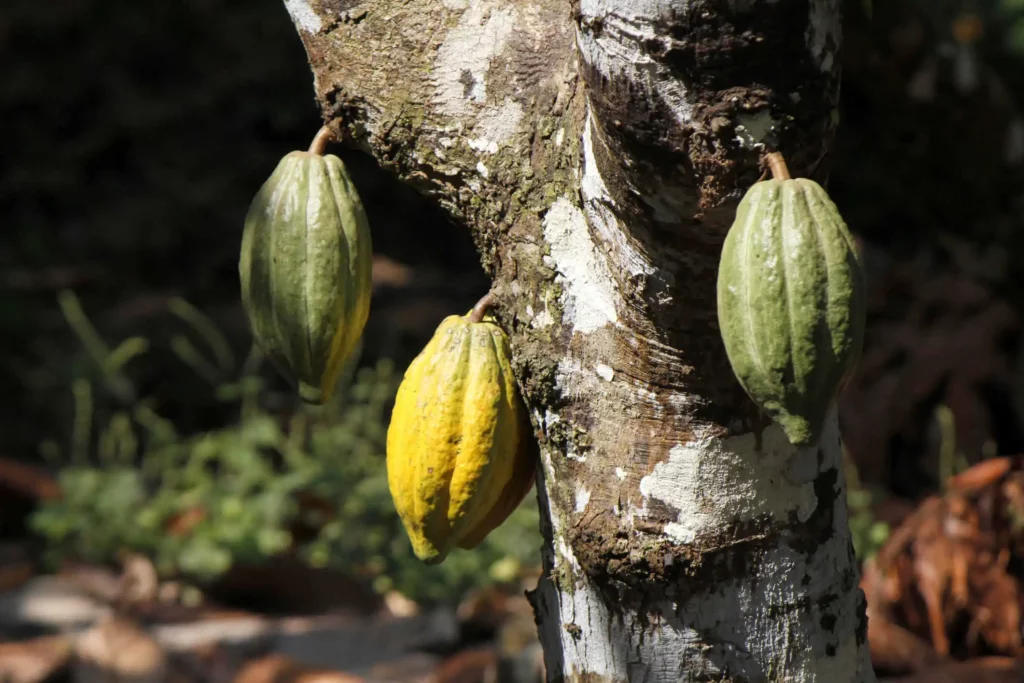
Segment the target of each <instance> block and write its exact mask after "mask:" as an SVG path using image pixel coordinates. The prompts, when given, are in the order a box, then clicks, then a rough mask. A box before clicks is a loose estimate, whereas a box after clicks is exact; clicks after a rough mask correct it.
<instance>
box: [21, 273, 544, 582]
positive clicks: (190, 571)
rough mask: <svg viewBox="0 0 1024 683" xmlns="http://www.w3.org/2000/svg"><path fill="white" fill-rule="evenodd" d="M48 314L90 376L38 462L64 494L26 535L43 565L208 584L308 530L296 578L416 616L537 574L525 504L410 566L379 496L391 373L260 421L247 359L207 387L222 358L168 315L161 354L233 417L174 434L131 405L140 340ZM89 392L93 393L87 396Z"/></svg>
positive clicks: (256, 382) (193, 318)
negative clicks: (48, 464)
mask: <svg viewBox="0 0 1024 683" xmlns="http://www.w3.org/2000/svg"><path fill="white" fill-rule="evenodd" d="M62 307H63V309H64V313H65V316H66V317H68V319H69V322H70V323H71V325H72V327H73V328H74V329H75V331H76V333H77V334H78V336H79V338H80V339H81V340H82V342H83V347H84V348H85V350H86V352H87V354H88V355H89V356H90V357H91V358H92V362H93V364H94V370H95V372H94V373H93V374H92V375H91V376H90V377H80V378H78V379H76V380H75V381H74V385H73V387H72V394H73V396H74V399H75V420H74V425H73V426H72V429H71V432H72V447H71V449H70V451H71V452H70V456H69V457H67V458H63V457H61V456H60V454H59V449H57V447H56V446H55V445H54V444H53V443H48V444H46V445H45V449H44V450H45V451H46V452H48V453H49V454H50V455H51V457H58V458H60V463H61V469H60V473H59V481H60V485H61V487H62V490H63V492H64V495H63V497H62V498H60V499H57V500H53V501H50V502H47V503H46V504H44V505H43V506H42V507H41V508H40V509H39V510H38V511H37V513H35V515H34V516H33V518H32V520H31V523H32V526H33V528H34V530H35V531H36V532H37V533H39V534H40V535H42V536H43V537H45V539H47V541H48V550H49V556H50V559H51V560H53V561H59V560H60V559H62V558H68V557H74V558H79V559H85V560H89V561H94V562H105V561H109V560H112V559H113V558H115V557H116V556H117V555H118V553H120V552H121V551H124V550H130V551H134V552H138V553H142V554H144V555H146V556H148V557H150V558H151V559H152V561H153V562H154V564H155V565H156V567H157V569H158V570H159V571H160V572H161V573H162V574H164V575H178V576H182V575H183V576H186V577H190V578H192V579H195V580H199V581H203V580H210V579H213V578H216V577H217V576H218V575H220V574H222V573H223V572H224V571H226V570H227V569H228V568H230V567H231V565H232V564H233V563H236V562H258V561H260V560H262V559H266V558H268V557H270V556H273V555H275V554H277V553H280V552H282V551H285V550H287V549H289V548H291V547H292V546H293V539H292V535H291V532H290V529H292V528H294V525H295V524H297V523H302V524H304V525H305V528H311V529H314V530H316V533H315V535H314V537H313V538H312V539H311V540H308V541H306V542H304V543H302V544H301V545H298V547H297V550H298V551H299V552H300V553H301V554H302V555H303V556H304V557H305V558H307V559H308V561H309V562H310V563H311V564H313V565H316V566H327V565H331V566H335V567H338V568H340V569H342V570H344V571H347V572H349V573H351V574H352V575H354V576H356V577H359V578H362V579H363V580H365V581H367V582H368V583H370V584H372V585H373V586H374V587H375V588H376V589H378V590H380V591H386V590H391V589H396V590H398V591H400V592H401V593H403V594H405V595H406V596H408V597H410V598H412V599H414V600H418V601H420V602H436V601H447V600H454V599H457V598H458V596H459V595H460V594H461V593H462V592H463V591H465V590H466V589H468V588H470V587H473V586H476V585H480V584H482V583H485V582H487V581H490V580H491V579H492V578H507V577H508V575H509V573H510V571H512V570H514V569H515V568H516V567H517V566H519V564H536V563H539V561H540V557H539V553H540V544H541V538H540V533H539V531H538V525H539V519H538V512H537V504H536V498H535V497H534V496H528V497H527V499H526V500H525V501H524V502H523V504H522V505H521V506H520V507H519V509H518V510H517V511H516V512H515V513H514V514H513V515H512V516H511V517H510V518H509V520H508V521H507V522H506V523H505V524H504V525H502V526H501V527H500V528H499V529H497V530H495V531H494V532H493V533H492V534H491V535H490V536H489V537H488V538H487V540H486V541H485V542H484V543H483V544H482V545H481V546H480V547H479V548H477V549H475V550H474V551H460V552H457V553H454V554H453V555H452V556H451V557H450V558H449V559H448V560H447V561H446V562H445V563H444V564H442V565H440V566H437V567H428V566H426V565H424V564H423V563H421V562H419V561H418V560H417V559H416V557H415V556H414V555H413V553H412V548H411V546H410V544H409V541H408V539H407V537H406V535H405V532H404V530H403V529H402V525H401V521H400V520H399V518H398V515H397V513H396V512H395V509H394V506H393V504H392V501H391V496H390V493H389V492H388V487H387V476H386V469H385V442H386V434H387V420H388V416H389V415H390V408H391V402H392V400H393V397H394V393H395V391H396V389H397V384H398V381H399V379H400V377H399V375H398V373H397V372H396V371H395V369H394V367H393V364H392V363H391V362H389V361H382V362H380V363H378V364H377V365H376V367H363V368H358V369H356V368H355V367H354V366H352V367H350V368H349V369H348V370H347V372H346V376H345V377H344V378H343V380H342V381H341V382H340V383H339V390H338V391H337V393H336V397H335V399H334V400H332V402H331V403H329V404H328V405H325V406H321V407H307V406H303V405H302V404H300V403H298V402H295V403H294V405H293V409H292V410H289V411H286V414H284V415H278V414H271V413H270V412H268V411H267V410H266V409H265V406H264V404H265V400H264V399H265V396H264V392H265V390H264V382H263V380H262V379H261V377H260V375H259V368H260V365H261V363H260V359H259V358H258V356H257V355H255V354H252V355H250V358H249V360H248V361H246V363H244V364H243V367H242V371H241V373H240V374H239V375H238V376H237V377H235V378H234V379H233V380H232V381H218V378H221V377H223V376H224V375H225V372H226V370H227V369H229V368H231V367H232V366H233V360H232V358H231V355H230V349H229V348H228V346H227V344H226V342H224V340H223V338H222V337H220V335H219V334H218V333H217V332H216V329H215V327H214V326H213V324H212V323H211V322H210V321H209V320H207V319H206V318H205V317H204V316H203V315H202V314H201V313H199V312H198V311H196V310H195V309H193V308H192V307H191V306H189V305H188V304H186V303H184V302H181V301H178V302H175V303H174V304H173V305H172V311H171V312H172V313H175V314H177V315H178V316H179V317H180V318H182V319H183V320H186V321H187V322H189V323H190V327H191V329H192V333H191V334H190V335H187V336H186V335H182V336H180V337H176V338H175V339H174V340H172V344H171V348H172V350H173V352H174V354H175V355H176V356H177V358H178V360H179V361H181V362H183V363H185V364H187V365H188V366H191V367H192V368H193V369H194V370H196V371H197V372H198V373H200V374H201V375H202V376H204V377H207V378H209V379H210V381H211V391H213V392H214V393H215V395H216V396H217V398H219V399H220V400H222V401H226V402H229V403H231V404H233V405H237V415H238V419H237V421H236V422H235V423H233V424H228V425H225V426H223V427H221V428H219V429H216V430H212V431H207V432H203V433H198V434H190V435H181V434H179V433H178V431H177V430H176V429H175V426H174V425H173V424H171V423H170V422H169V421H168V420H165V419H163V418H162V417H160V416H159V415H157V414H156V413H155V412H154V411H153V410H152V408H151V407H150V406H149V403H147V401H146V400H145V399H143V398H136V397H137V388H136V387H135V386H134V384H133V383H132V381H131V379H130V373H129V372H128V365H129V363H141V362H144V359H146V357H147V353H149V345H148V344H147V343H146V342H145V340H141V339H130V340H128V341H127V342H124V343H122V344H121V345H120V346H118V347H116V348H114V349H109V348H108V347H107V346H106V345H105V343H104V342H103V341H102V339H101V338H100V336H99V335H98V334H97V333H96V332H95V330H94V329H93V328H92V326H91V325H90V324H89V323H88V320H87V319H86V318H85V314H84V313H83V312H82V311H81V308H80V307H79V306H78V303H77V300H76V299H75V298H74V297H73V296H72V295H70V294H68V293H65V294H63V295H62ZM193 336H194V337H197V339H196V340H195V341H193V339H192V337H193ZM197 342H201V345H203V346H205V347H207V348H208V349H209V351H210V353H211V355H212V356H213V357H212V358H207V357H206V355H205V354H204V353H203V352H201V351H200V350H199V348H200V345H199V344H197ZM96 383H103V384H104V385H105V388H106V389H107V391H105V392H97V391H95V384H96ZM97 395H102V396H108V395H112V396H117V397H121V398H125V397H127V398H129V399H131V401H130V402H131V404H132V407H131V409H130V410H114V409H111V408H110V407H109V406H97V405H95V403H96V401H98V400H99V399H96V398H95V396H97ZM98 408H102V410H99V409H98ZM106 414H111V415H112V417H111V418H110V419H109V422H108V424H107V425H105V426H104V428H103V429H102V430H100V431H99V433H98V434H94V429H93V427H94V424H93V423H94V422H95V421H96V419H95V416H96V415H106ZM300 494H302V495H304V496H307V497H308V496H312V497H315V499H318V500H321V501H328V503H329V505H328V507H329V512H327V513H325V512H326V511H324V510H319V509H317V508H311V507H309V506H306V507H304V506H302V505H300V502H299V501H300ZM318 516H319V518H318ZM186 520H191V521H190V522H188V523H185V522H186Z"/></svg>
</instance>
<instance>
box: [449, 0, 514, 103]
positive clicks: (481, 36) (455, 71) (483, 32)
mask: <svg viewBox="0 0 1024 683" xmlns="http://www.w3.org/2000/svg"><path fill="white" fill-rule="evenodd" d="M515 22H516V13H515V10H514V9H513V8H511V7H501V6H499V5H497V4H495V3H491V2H476V3H473V4H471V5H469V7H468V9H466V11H465V12H464V13H463V15H462V18H461V19H459V23H458V24H457V25H456V26H455V27H454V28H452V29H451V30H450V31H449V32H448V35H447V37H446V38H445V40H444V43H443V44H442V45H441V48H440V49H439V50H438V51H437V57H436V58H435V60H434V70H433V78H434V82H435V84H436V85H435V89H434V102H435V103H436V104H437V105H438V108H439V109H440V110H441V111H442V112H443V113H445V114H448V115H449V116H452V117H462V116H466V115H468V114H470V113H472V112H473V111H474V109H475V108H476V107H477V106H479V105H481V104H483V103H484V102H486V100H487V70H488V69H489V68H490V66H491V60H492V59H493V58H494V57H496V56H498V55H500V54H501V53H502V52H503V51H504V49H505V44H506V42H507V41H508V37H509V35H510V34H511V33H512V30H513V28H514V27H515Z"/></svg>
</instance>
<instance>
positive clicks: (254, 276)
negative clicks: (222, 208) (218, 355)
mask: <svg viewBox="0 0 1024 683" xmlns="http://www.w3.org/2000/svg"><path fill="white" fill-rule="evenodd" d="M372 260H373V253H372V246H371V242H370V228H369V224H368V222H367V219H366V213H365V211H364V209H363V204H362V202H361V200H360V199H359V195H358V194H357V193H356V189H355V187H354V186H353V184H352V181H351V180H350V178H349V175H348V172H347V170H346V169H345V165H344V164H343V163H342V161H341V159H339V158H338V157H336V156H333V155H330V154H327V155H320V154H318V153H313V152H291V153H289V154H288V155H286V156H285V157H284V158H283V159H281V161H280V163H278V165H277V168H276V169H275V170H274V172H273V173H272V174H271V176H270V178H269V179H267V181H266V182H265V183H264V184H263V186H262V187H261V188H260V190H259V192H258V193H257V195H256V197H255V198H254V199H253V201H252V204H251V205H250V207H249V212H248V214H247V215H246V218H245V231H244V232H243V235H242V253H241V258H240V259H239V264H238V269H239V275H240V276H241V281H242V303H243V306H244V308H245V311H246V314H247V316H248V318H249V323H250V325H251V327H252V331H253V335H254V337H255V340H256V343H257V345H258V346H259V347H260V349H261V350H262V351H263V352H264V353H265V354H267V356H268V357H269V358H270V359H271V360H272V361H273V362H274V364H275V365H276V366H277V367H278V368H279V369H280V370H281V371H282V372H283V373H284V374H285V375H286V376H288V378H289V379H291V380H292V381H293V382H295V383H296V384H297V385H298V390H299V395H300V396H301V397H302V399H303V400H304V401H306V402H308V403H314V404H319V403H324V402H325V401H327V400H328V399H329V398H330V397H331V395H332V393H333V391H334V385H335V382H336V381H337V378H338V375H339V374H340V372H341V370H342V368H343V367H344V365H345V362H346V361H347V360H348V358H349V356H350V355H351V354H352V352H353V351H354V349H355V347H356V345H357V343H358V341H359V337H360V336H361V335H362V332H363V327H364V326H365V324H366V319H367V317H368V315H369V312H370V293H371V286H372V283H371V266H372Z"/></svg>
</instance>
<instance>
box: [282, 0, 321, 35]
mask: <svg viewBox="0 0 1024 683" xmlns="http://www.w3.org/2000/svg"><path fill="white" fill-rule="evenodd" d="M284 6H285V9H287V10H288V14H290V15H291V17H292V23H294V24H295V25H296V26H298V27H299V28H301V29H302V30H303V31H306V32H307V33H319V32H320V29H321V28H323V25H324V22H323V20H322V19H320V15H318V14H317V13H316V12H315V11H313V8H312V7H310V6H309V3H308V2H306V0H284Z"/></svg>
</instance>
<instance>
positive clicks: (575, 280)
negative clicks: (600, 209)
mask: <svg viewBox="0 0 1024 683" xmlns="http://www.w3.org/2000/svg"><path fill="white" fill-rule="evenodd" d="M544 239H545V240H546V241H547V243H548V247H549V249H550V257H549V258H548V259H546V260H549V261H550V264H551V266H552V267H553V268H554V269H555V270H556V271H557V272H558V276H557V277H556V278H555V281H556V282H559V283H560V284H561V285H562V288H563V289H562V297H561V303H562V307H563V312H564V314H563V319H562V322H563V323H564V324H567V325H570V326H571V327H572V329H573V331H575V332H581V333H583V334H586V333H589V332H593V331H594V330H597V329H600V328H602V327H604V326H605V325H609V324H615V323H616V322H618V319H619V316H618V313H617V312H616V310H615V301H616V290H615V280H614V279H613V278H612V274H611V271H610V270H609V268H608V263H607V262H606V261H605V258H604V255H603V254H600V253H598V251H597V246H596V245H595V244H594V240H593V238H592V237H591V236H590V229H589V228H588V227H587V219H586V218H585V217H584V216H583V212H582V211H580V209H579V207H577V206H576V205H575V204H573V203H572V201H571V200H570V199H569V198H568V197H559V198H558V199H556V200H555V202H554V203H553V204H552V205H551V208H550V209H548V212H547V213H546V214H545V215H544Z"/></svg>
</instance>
